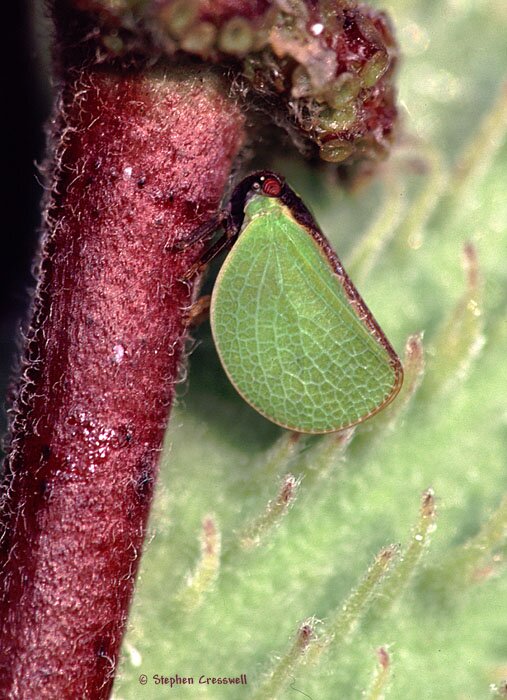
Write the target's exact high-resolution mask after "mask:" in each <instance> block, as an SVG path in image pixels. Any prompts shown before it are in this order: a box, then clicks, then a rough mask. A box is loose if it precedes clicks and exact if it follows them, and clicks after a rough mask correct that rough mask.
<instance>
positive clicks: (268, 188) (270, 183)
mask: <svg viewBox="0 0 507 700" xmlns="http://www.w3.org/2000/svg"><path fill="white" fill-rule="evenodd" d="M281 191H282V183H281V182H280V181H279V180H276V179H275V178H274V177H268V178H266V179H265V180H264V182H263V183H262V193H263V194H266V195H267V196H268V197H278V196H279V194H280V193H281Z"/></svg>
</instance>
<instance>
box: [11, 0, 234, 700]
mask: <svg viewBox="0 0 507 700" xmlns="http://www.w3.org/2000/svg"><path fill="white" fill-rule="evenodd" d="M59 12H60V14H59ZM67 19H68V17H67V15H66V11H64V10H58V7H57V9H56V25H57V26H56V29H57V34H58V32H59V31H60V33H62V31H61V30H62V26H61V25H62V24H63V23H65V22H66V21H67ZM59 23H60V25H59ZM64 29H65V28H64ZM69 45H71V43H70V42H69ZM74 46H76V44H72V48H71V49H69V50H65V47H64V50H63V52H62V56H63V59H62V61H63V67H62V71H61V74H62V85H61V95H60V101H59V105H58V108H57V110H56V114H55V118H54V121H53V129H52V132H53V133H52V137H51V141H52V145H53V147H54V152H53V154H50V155H49V158H48V162H49V165H48V182H49V184H50V190H51V193H50V195H49V198H48V207H47V211H46V222H45V226H44V232H43V241H42V247H41V254H40V258H39V262H38V285H37V290H36V294H35V297H34V301H33V309H32V319H31V325H30V328H29V330H28V332H27V338H26V344H25V352H24V359H23V362H22V367H21V379H20V381H19V385H18V389H17V392H16V398H15V399H14V403H13V405H12V409H11V422H10V446H9V450H8V456H7V460H6V467H5V479H4V487H3V493H2V504H1V505H2V515H1V522H0V526H1V530H0V537H1V543H0V572H1V578H0V595H1V597H0V619H1V620H3V624H2V627H1V629H0V649H1V652H0V679H1V680H0V695H1V696H2V697H12V698H35V697H37V698H57V697H59V698H67V697H78V696H79V697H83V698H105V697H107V696H108V694H109V690H110V687H111V684H112V680H113V676H114V670H115V667H116V661H117V656H118V649H119V645H120V641H121V637H122V633H123V628H124V624H125V620H126V615H127V611H128V606H129V602H130V598H131V595H132V590H133V584H134V579H135V574H136V571H137V567H138V562H139V556H140V553H141V550H142V546H143V538H144V532H145V525H146V520H147V516H148V511H149V506H150V502H151V497H152V492H153V484H154V480H155V478H156V472H157V460H158V454H159V450H160V446H161V441H162V436H163V432H164V428H165V425H166V421H167V416H168V412H169V408H170V405H171V401H172V399H173V395H174V384H175V381H176V378H177V373H178V366H179V364H180V362H181V355H182V349H183V344H184V338H185V317H186V310H187V309H188V306H189V304H190V303H191V301H192V297H193V291H192V288H191V286H190V285H188V284H186V283H182V282H180V281H179V278H180V277H181V275H182V273H183V271H184V270H185V269H187V268H188V266H189V264H190V261H191V260H192V259H194V257H195V255H196V251H195V250H187V251H185V252H183V253H178V254H175V253H173V252H172V251H171V247H170V244H171V243H172V242H174V241H175V240H176V239H178V238H180V237H184V236H185V235H188V234H189V233H190V232H191V231H192V230H193V229H194V228H195V227H196V226H198V225H200V224H202V222H203V221H205V220H206V219H207V217H209V215H210V214H211V213H212V212H213V211H214V210H215V209H216V208H217V206H218V204H219V201H220V198H221V196H222V193H223V190H224V186H225V184H226V181H227V178H228V175H229V172H230V168H231V164H232V161H233V158H234V157H235V156H236V154H237V152H238V150H239V148H240V146H241V143H242V139H243V118H242V116H241V113H240V111H239V108H238V107H237V105H236V104H235V102H234V101H233V100H232V99H231V98H230V97H228V96H227V95H228V89H227V86H226V85H225V84H224V83H223V81H222V80H221V79H220V78H219V77H217V76H216V75H215V74H214V73H213V72H211V71H209V70H207V69H204V68H196V67H191V68H188V67H187V68H186V67H180V68H174V67H169V68H167V69H158V70H151V71H147V70H141V69H138V70H133V69H129V70H125V69H123V70H118V71H116V70H114V69H113V68H111V67H110V66H109V67H104V66H102V67H98V66H95V65H94V64H93V59H90V58H89V57H86V58H85V57H84V56H83V55H81V53H80V49H79V48H78V49H75V48H74Z"/></svg>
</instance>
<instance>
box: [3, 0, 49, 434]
mask: <svg viewBox="0 0 507 700" xmlns="http://www.w3.org/2000/svg"><path fill="white" fill-rule="evenodd" d="M33 5H34V3H33V2H32V1H31V0H16V1H15V2H12V3H8V8H6V9H8V15H7V17H6V22H5V24H4V32H3V34H4V36H3V41H2V51H3V53H4V56H3V61H2V64H3V66H4V69H5V70H4V80H3V85H4V94H3V97H4V101H3V110H2V111H3V121H4V144H3V147H4V153H5V159H4V161H3V162H4V166H3V168H2V170H3V175H4V177H3V187H2V191H3V195H4V197H3V199H4V205H3V209H4V226H3V233H2V255H0V265H1V269H0V285H1V289H0V393H1V396H2V410H1V415H0V430H1V432H2V433H3V432H4V429H5V405H4V399H3V397H4V396H5V393H6V389H7V386H8V383H9V380H10V376H11V374H12V368H13V365H14V363H15V359H16V355H17V348H18V347H19V338H20V327H21V325H22V323H23V322H24V320H25V319H26V314H27V306H28V303H29V296H30V295H29V292H30V289H31V288H33V277H32V275H31V267H32V259H33V256H34V252H35V250H36V248H37V237H38V227H39V224H40V206H39V202H40V198H41V195H42V186H41V184H40V182H41V181H42V177H41V175H40V174H39V173H38V169H37V166H36V163H40V162H41V161H42V159H43V154H44V142H45V135H44V127H45V123H46V120H47V119H48V115H49V112H50V106H51V96H50V89H49V75H48V60H47V41H46V35H47V22H46V21H44V18H43V16H42V14H39V12H38V11H36V10H35V9H34V7H33ZM37 10H38V8H37Z"/></svg>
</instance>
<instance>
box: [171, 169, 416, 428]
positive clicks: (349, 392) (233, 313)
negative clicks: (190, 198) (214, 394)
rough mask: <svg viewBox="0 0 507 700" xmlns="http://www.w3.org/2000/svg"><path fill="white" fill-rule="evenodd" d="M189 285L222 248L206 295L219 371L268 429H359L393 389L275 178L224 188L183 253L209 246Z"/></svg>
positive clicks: (389, 368) (390, 366) (389, 373)
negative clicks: (223, 200)
mask: <svg viewBox="0 0 507 700" xmlns="http://www.w3.org/2000/svg"><path fill="white" fill-rule="evenodd" d="M219 229H222V235H220V236H219V237H218V239H216V240H215V241H214V242H212V243H211V244H210V245H209V247H208V248H207V249H206V250H205V251H204V253H203V254H202V255H201V256H200V258H199V259H198V260H197V262H196V263H194V265H193V266H192V267H191V268H190V270H189V271H188V273H187V274H186V275H185V278H186V279H190V278H191V277H193V276H194V275H195V274H197V273H198V272H200V271H201V270H202V269H203V268H204V267H205V266H206V265H207V263H208V262H209V261H210V260H212V259H213V258H214V257H215V256H216V255H218V254H219V253H220V252H222V251H223V250H229V254H228V255H227V257H226V259H225V262H224V263H223V265H222V267H221V269H220V272H219V274H218V277H217V279H216V281H215V285H214V288H213V293H212V296H211V307H210V321H211V329H212V334H213V338H214V341H215V345H216V349H217V352H218V355H219V357H220V360H221V362H222V365H223V368H224V370H225V372H226V374H227V375H228V377H229V379H230V381H231V382H232V384H233V385H234V387H235V388H236V390H237V391H238V392H239V394H240V395H241V396H242V397H243V398H244V399H245V401H247V403H249V404H250V405H251V406H252V407H253V408H255V409H256V410H257V411H258V412H259V413H261V414H262V415H263V416H265V417H266V418H268V419H269V420H271V421H273V422H274V423H277V424H278V425H281V426H283V427H284V428H287V429H289V430H293V431H296V432H300V433H327V432H334V431H338V430H342V429H344V428H347V427H349V426H352V425H355V424H356V423H360V422H362V421H364V420H366V419H367V418H369V417H370V416H373V415H374V414H375V413H377V412H378V411H380V410H381V409H382V408H384V407H385V406H387V404H389V403H390V402H391V401H392V400H393V398H394V397H395V396H396V394H397V393H398V391H399V390H400V387H401V384H402V381H403V368H402V365H401V362H400V360H399V358H398V356H397V355H396V352H395V351H394V349H393V347H392V346H391V344H390V343H389V341H388V340H387V338H386V336H385V335H384V333H383V331H382V330H381V328H380V326H379V325H378V323H377V322H376V320H375V319H374V317H373V315H372V314H371V312H370V310H369V309H368V307H367V306H366V304H365V303H364V301H363V299H362V298H361V296H360V294H359V292H358V291H357V289H356V288H355V287H354V285H353V283H352V281H351V280H350V278H349V277H348V275H347V273H346V272H345V270H344V269H343V266H342V264H341V262H340V260H339V259H338V257H337V255H336V253H335V252H334V251H333V249H332V248H331V246H330V244H329V242H328V240H327V239H326V237H325V236H324V234H323V233H322V232H321V230H320V229H319V227H318V226H317V224H316V223H315V221H314V219H313V217H312V215H311V213H310V212H309V210H308V209H307V208H306V206H305V205H304V204H303V202H302V201H301V199H300V198H299V197H298V196H297V195H296V194H295V192H294V191H293V190H292V189H291V188H290V187H289V186H288V185H287V184H286V182H285V180H284V179H283V178H282V177H281V176H280V175H277V174H275V173H272V172H269V171H261V172H256V173H253V174H252V175H249V176H248V177H246V178H245V179H244V180H243V181H242V182H240V184H239V185H238V186H237V187H236V188H235V190H234V192H233V194H232V197H231V199H230V201H229V203H228V205H227V206H226V207H225V209H224V210H223V211H221V212H220V213H219V214H218V215H216V216H215V217H214V218H213V219H212V220H211V221H210V222H208V223H207V224H205V225H204V226H203V227H201V228H199V229H197V230H196V231H195V232H194V234H193V235H192V236H191V237H190V239H189V240H187V241H186V242H185V243H184V247H187V246H189V245H192V244H194V243H195V242H197V241H199V240H207V241H211V239H212V238H213V237H214V235H215V233H216V232H217V231H218V230H219Z"/></svg>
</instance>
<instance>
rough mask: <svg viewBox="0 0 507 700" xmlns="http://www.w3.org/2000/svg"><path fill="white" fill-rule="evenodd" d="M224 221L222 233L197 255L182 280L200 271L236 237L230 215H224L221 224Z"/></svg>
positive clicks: (229, 245) (228, 246) (236, 232)
mask: <svg viewBox="0 0 507 700" xmlns="http://www.w3.org/2000/svg"><path fill="white" fill-rule="evenodd" d="M224 223H225V230H224V233H223V234H222V235H221V236H220V238H218V239H217V240H216V241H215V242H214V243H212V245H211V246H210V247H209V248H208V249H207V250H205V251H204V252H203V253H202V255H200V256H199V258H198V260H196V262H195V263H194V264H193V265H192V266H191V267H190V269H189V270H188V271H187V272H186V273H185V274H184V275H183V279H184V280H189V279H191V278H192V277H193V276H194V275H197V274H198V273H200V272H202V271H203V270H204V268H205V267H206V265H208V263H209V262H211V261H212V260H213V259H214V258H216V257H217V255H220V253H221V252H222V251H223V250H227V249H228V248H230V247H231V246H232V245H233V243H234V242H235V240H236V238H237V237H238V230H237V228H236V226H235V225H234V223H233V221H232V219H231V217H230V216H229V215H225V217H224V220H223V221H222V222H221V224H222V225H223V224H224Z"/></svg>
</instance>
